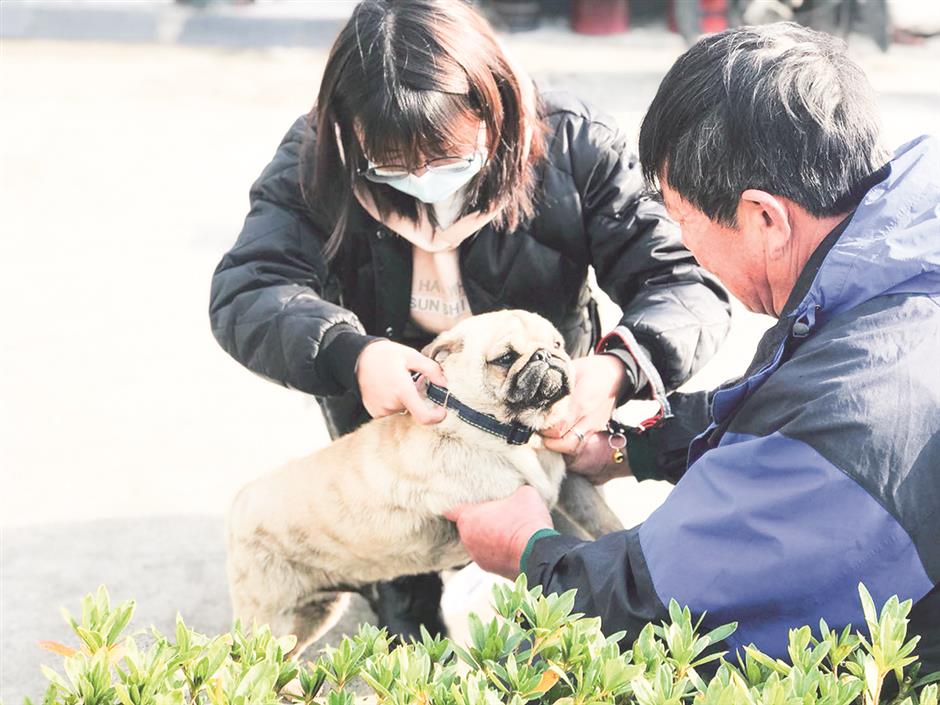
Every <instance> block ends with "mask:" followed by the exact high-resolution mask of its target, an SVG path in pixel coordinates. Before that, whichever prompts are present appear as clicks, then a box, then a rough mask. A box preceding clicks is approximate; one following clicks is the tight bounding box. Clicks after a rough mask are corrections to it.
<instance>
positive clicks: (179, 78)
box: [0, 0, 940, 703]
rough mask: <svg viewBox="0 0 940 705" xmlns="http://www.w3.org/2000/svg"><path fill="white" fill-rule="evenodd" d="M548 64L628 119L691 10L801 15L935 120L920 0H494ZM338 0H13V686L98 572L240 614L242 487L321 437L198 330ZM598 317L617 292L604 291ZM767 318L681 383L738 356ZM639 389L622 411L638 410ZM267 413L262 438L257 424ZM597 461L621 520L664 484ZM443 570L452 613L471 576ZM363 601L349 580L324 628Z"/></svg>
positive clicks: (322, 55) (60, 629) (457, 620)
mask: <svg viewBox="0 0 940 705" xmlns="http://www.w3.org/2000/svg"><path fill="white" fill-rule="evenodd" d="M476 4H477V5H478V6H479V7H480V9H481V10H482V11H483V12H484V13H486V14H487V15H488V16H489V17H490V18H491V20H492V22H493V24H494V25H495V26H497V27H498V28H499V29H500V32H501V37H502V39H503V41H504V42H505V45H506V46H507V48H508V49H509V50H510V51H511V52H512V53H513V54H514V55H515V56H516V58H517V59H518V60H519V62H520V63H521V64H522V65H523V66H524V67H525V68H526V69H527V70H528V71H529V72H530V73H531V74H532V75H533V76H534V78H535V79H536V81H537V82H538V83H539V84H540V85H542V86H552V87H556V88H564V89H568V90H570V91H572V92H574V93H577V94H578V95H580V96H581V97H582V98H584V99H586V100H588V101H590V102H592V103H593V104H595V105H596V106H598V107H600V108H601V109H603V110H604V111H606V112H608V113H611V114H612V115H614V117H615V118H616V120H617V121H618V122H619V124H620V126H621V127H622V128H623V129H624V130H625V131H626V132H627V133H628V134H631V135H634V136H635V134H636V130H637V128H638V126H639V121H640V119H641V118H642V115H643V112H644V110H645V107H646V105H647V104H648V103H649V101H650V100H651V98H652V96H653V94H654V93H655V90H656V88H657V86H658V83H659V81H660V79H661V78H662V76H663V75H664V73H665V72H666V70H668V68H669V67H670V65H671V64H672V62H673V61H674V60H675V58H676V57H677V56H678V55H679V54H680V53H681V52H682V51H683V50H684V48H685V47H686V46H687V43H688V42H689V41H692V40H694V39H695V37H697V36H698V35H700V34H701V33H704V32H713V31H718V30H721V29H723V28H725V27H727V26H731V25H734V24H738V23H744V22H746V23H756V22H767V21H776V20H779V19H795V20H797V21H800V22H804V23H807V24H811V25H813V26H814V27H817V28H820V29H824V30H826V31H831V32H833V33H836V34H840V35H842V36H844V37H845V38H846V39H847V40H848V42H849V46H850V49H851V52H852V53H853V55H854V56H855V58H856V59H857V60H858V61H859V63H860V64H861V65H862V66H863V67H864V69H865V70H866V72H867V73H868V76H869V78H870V80H871V81H872V83H873V85H874V87H875V89H876V91H877V93H878V96H879V102H880V109H881V112H882V118H883V120H884V123H885V133H886V138H887V142H888V143H889V145H890V146H891V147H892V148H894V147H896V146H898V145H899V144H901V143H902V142H904V141H906V140H908V139H910V138H912V137H915V136H916V135H919V134H922V133H925V132H933V133H938V132H940V79H938V75H940V37H938V36H937V35H936V33H937V32H938V31H940V3H937V2H933V0H897V1H896V2H895V1H890V2H887V3H886V2H884V0H865V1H863V0H815V1H811V0H805V1H804V2H797V1H796V0H750V1H746V0H737V1H734V0H673V1H672V2H666V1H664V0H663V1H660V0H645V1H641V0H630V1H629V2H628V0H486V1H483V0H481V1H480V2H477V3H476ZM354 6H355V3H354V2H349V1H347V0H254V1H253V2H251V1H248V2H245V1H242V2H235V1H232V2H223V1H222V0H215V1H213V0H190V2H173V1H172V0H166V1H160V2H145V1H143V0H141V1H119V0H114V1H110V2H93V1H91V0H85V1H71V0H31V1H28V0H2V2H0V100H2V103H0V104H2V109H0V261H2V272H3V274H2V277H0V293H2V302H3V317H2V322H3V330H4V333H3V338H2V346H0V383H2V387H0V472H2V478H3V479H2V484H0V557H2V558H0V632H2V637H0V671H2V672H0V698H2V699H4V700H5V701H6V702H8V703H13V702H16V703H19V702H20V701H21V700H22V698H23V696H24V695H31V696H37V695H40V694H41V691H42V686H43V678H42V676H41V674H40V671H39V663H41V662H43V661H49V660H50V659H48V658H45V656H46V655H45V654H44V653H43V652H42V651H40V649H39V647H38V646H37V644H36V642H37V641H38V640H39V639H56V640H62V641H68V635H67V630H66V627H65V625H64V623H63V622H62V620H61V618H60V616H59V613H58V607H59V605H63V604H64V605H66V606H68V607H69V608H70V609H72V610H74V609H76V607H77V604H78V600H79V598H80V597H81V595H82V594H84V593H85V592H88V591H91V590H93V589H94V588H95V587H96V586H97V585H98V584H100V583H105V584H107V585H108V586H109V587H110V589H111V591H112V594H113V596H114V597H115V598H116V599H126V598H129V597H134V598H136V599H137V600H138V604H139V607H138V613H137V618H136V619H135V623H136V624H137V625H138V626H145V625H147V624H150V623H155V624H157V625H158V626H160V627H161V628H162V629H165V630H166V629H169V628H170V626H171V625H172V622H173V620H174V618H175V615H176V612H177V610H179V611H180V612H181V613H182V614H183V616H184V617H185V618H186V620H187V621H188V622H189V623H191V624H192V625H193V626H194V627H195V628H197V629H199V630H203V631H206V632H218V631H222V630H225V629H227V628H228V627H229V605H228V596H227V593H226V586H225V574H224V540H223V536H224V534H223V517H224V513H225V511H226V508H227V506H228V503H229V502H230V500H231V497H232V496H233V494H234V492H235V491H236V490H237V489H238V488H239V487H240V486H241V485H242V484H244V483H245V482H247V481H248V480H249V479H251V478H253V477H255V476H257V475H259V474H261V473H263V472H264V471H266V470H268V469H270V468H273V467H275V466H276V465H278V464H280V463H282V462H283V461H284V460H286V459H288V458H291V457H295V456H298V455H303V454H306V453H309V452H310V451H312V450H314V449H315V448H317V447H319V446H321V445H322V444H324V443H326V442H327V440H328V437H327V434H326V431H325V428H324V427H323V423H322V419H321V418H320V414H319V410H318V409H317V406H316V404H315V403H314V401H313V399H312V398H310V397H307V396H305V395H303V394H301V393H298V392H293V391H290V390H286V389H283V388H280V387H278V386H276V385H274V384H272V383H270V382H267V381H264V380H262V379H260V378H258V377H255V376H254V375H252V374H251V373H249V372H248V371H247V370H245V369H243V368H241V367H240V366H239V365H238V364H237V363H235V362H234V361H233V360H231V359H230V358H228V357H227V356H226V355H225V353H224V352H223V351H222V350H221V349H220V348H219V347H218V345H217V344H216V343H215V341H214V339H213V338H212V336H211V333H210V331H209V324H208V316H207V306H208V292H209V280H210V277H211V274H212V271H213V269H214V267H215V265H216V263H217V262H218V260H219V258H220V257H221V256H222V254H223V253H224V252H225V251H226V250H227V249H228V248H229V247H230V246H231V244H232V243H233V241H234V239H235V237H236V235H237V234H238V231H239V229H240V227H241V222H242V219H243V217H244V215H245V213H246V212H247V208H248V187H249V186H250V184H251V182H252V181H253V180H254V178H255V177H256V176H257V175H258V174H259V173H260V171H261V169H262V168H263V167H264V165H265V164H266V163H267V162H268V160H269V159H270V157H271V156H272V155H273V153H274V151H275V149H276V147H277V144H278V142H279V140H280V138H281V136H282V135H283V133H284V132H285V131H286V130H287V128H288V127H289V126H290V125H291V123H292V122H293V121H294V119H295V118H296V117H297V116H298V115H300V114H302V113H305V112H307V111H308V110H309V109H310V108H311V106H312V103H313V100H314V97H315V95H316V92H317V86H318V82H319V80H320V75H321V72H322V69H323V66H324V63H325V59H326V55H327V52H328V50H329V47H330V45H331V43H332V41H333V39H334V37H335V36H336V34H337V32H338V30H339V28H340V27H341V26H342V24H343V22H344V21H345V20H346V18H347V17H348V16H349V14H350V12H351V10H352V8H353V7H354ZM604 314H605V319H606V320H607V322H608V323H612V322H613V321H614V320H616V317H617V312H616V309H615V307H613V305H612V304H610V303H609V302H607V303H606V304H605V309H604ZM768 325H769V319H765V318H763V317H760V316H755V315H752V314H748V313H746V312H744V311H743V310H742V309H741V308H740V306H738V307H736V310H735V318H734V324H733V330H732V335H731V337H730V338H729V340H728V342H727V344H726V345H725V346H724V348H723V349H722V351H721V352H720V354H719V355H718V357H717V358H716V359H715V360H714V361H713V362H712V363H711V364H710V365H709V366H708V368H706V369H705V370H704V371H703V372H702V373H700V374H699V375H697V376H696V378H695V379H694V380H692V382H690V384H689V386H690V387H691V388H704V387H708V386H713V385H714V384H717V383H719V382H721V381H723V380H724V379H726V378H728V377H730V376H732V375H734V374H736V373H739V372H741V371H742V370H743V368H744V367H745V366H746V364H747V362H748V361H749V359H750V356H751V353H752V352H753V349H754V346H755V344H756V342H757V339H758V338H759V336H760V334H761V333H762V331H763V330H764V329H765V328H766V327H767V326H768ZM642 412H643V409H630V410H628V411H627V415H628V417H629V416H630V415H631V414H633V415H634V416H637V415H642ZM258 439H263V441H261V442H259V441H258ZM668 489H669V488H668V486H665V485H661V484H660V483H642V485H638V484H637V483H635V482H633V481H631V480H622V481H616V482H615V483H611V486H610V487H609V492H608V497H609V500H610V501H611V503H612V505H613V506H614V507H615V509H616V510H617V511H618V513H620V515H621V516H622V517H623V519H624V521H625V523H626V524H627V525H633V524H635V523H637V522H639V521H641V520H642V519H643V518H644V517H645V516H646V515H647V514H648V513H649V512H650V511H651V510H652V509H653V508H655V506H657V504H658V503H659V502H661V501H662V498H663V497H664V496H665V495H666V493H667V492H668ZM487 584H488V581H487V579H486V577H485V576H484V575H482V574H481V573H480V572H479V571H478V570H476V569H474V568H472V567H471V568H468V569H465V570H464V571H461V572H460V573H458V574H455V575H454V576H452V577H451V580H450V582H449V584H448V588H447V593H446V594H445V609H446V611H447V614H448V618H449V621H450V623H451V625H452V627H453V630H454V631H455V633H456V634H457V635H458V638H459V635H460V633H461V630H462V629H463V626H462V625H463V617H464V615H465V614H466V611H467V610H468V609H471V608H476V607H477V606H478V605H479V603H480V602H481V601H482V602H485V599H486V597H487V595H488V590H487V589H486V586H487ZM370 617H371V615H370V613H369V611H368V608H367V607H366V606H365V603H364V602H363V601H361V600H354V602H353V605H352V608H351V610H350V612H349V613H348V614H347V615H346V617H345V618H344V619H343V621H342V622H341V623H340V624H339V626H338V627H337V629H336V630H334V633H333V634H332V635H329V636H328V637H327V638H328V639H333V638H335V635H336V634H337V633H340V632H342V631H347V630H349V629H351V628H353V627H354V625H355V624H356V623H357V622H358V621H361V620H364V619H369V618H370Z"/></svg>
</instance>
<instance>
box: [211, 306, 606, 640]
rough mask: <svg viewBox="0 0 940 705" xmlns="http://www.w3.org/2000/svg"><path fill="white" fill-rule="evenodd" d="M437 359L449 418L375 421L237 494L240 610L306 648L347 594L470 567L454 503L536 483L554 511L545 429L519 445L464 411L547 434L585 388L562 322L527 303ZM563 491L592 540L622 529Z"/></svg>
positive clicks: (439, 352) (466, 329)
mask: <svg viewBox="0 0 940 705" xmlns="http://www.w3.org/2000/svg"><path fill="white" fill-rule="evenodd" d="M424 354H425V355H427V356H428V357H430V358H432V359H433V360H435V361H437V362H438V363H439V364H440V365H441V367H442V368H443V370H444V374H445V376H446V378H447V381H448V390H447V394H446V395H445V398H444V400H443V401H444V402H445V404H446V405H448V408H449V411H448V414H447V416H446V418H445V419H444V420H443V421H441V422H440V423H438V424H434V425H422V424H420V423H418V422H417V421H415V420H414V419H412V418H411V417H410V416H407V415H401V414H397V415H392V416H386V417H383V418H378V419H374V420H372V421H370V422H368V423H366V424H364V425H363V426H361V427H360V428H359V429H357V430H356V431H354V432H352V433H350V434H348V435H346V436H343V437H341V438H338V439H337V440H335V441H334V442H333V443H331V444H330V445H328V446H326V447H325V448H323V449H321V450H319V451H317V452H315V453H313V454H311V455H309V456H307V457H304V458H301V459H299V460H295V461H293V462H289V463H287V464H286V465H284V466H283V467H281V468H279V469H277V470H275V471H274V472H272V473H270V474H268V475H265V476H262V477H261V478H259V479H257V480H255V481H254V482H252V483H250V484H248V485H247V486H246V487H244V488H243V489H242V490H241V491H240V492H239V493H238V495H237V496H236V498H235V500H234V502H233V505H232V507H231V510H230V513H229V519H228V564H227V570H228V577H229V585H230V591H231V597H232V605H233V609H234V613H235V617H236V618H238V619H240V620H241V621H242V623H243V624H245V625H246V626H250V625H251V624H253V623H255V624H268V625H270V627H271V629H272V631H273V632H274V633H275V634H277V635H285V634H294V635H295V636H296V637H297V643H296V646H295V647H294V650H293V653H294V654H299V653H301V652H302V651H303V649H304V648H305V647H306V646H307V645H308V644H309V643H311V642H312V641H314V640H315V639H317V638H318V637H319V636H320V635H322V634H323V633H324V632H325V631H326V630H327V629H329V628H330V627H331V626H332V624H333V623H334V622H335V619H336V618H337V617H338V616H339V614H340V612H341V609H340V607H341V604H342V600H341V598H342V597H343V596H344V593H348V592H351V591H356V590H358V589H359V588H361V587H363V586H365V585H367V584H370V583H373V582H376V581H380V580H391V579H393V578H396V577H399V576H402V575H411V574H419V573H427V572H431V571H441V570H446V569H451V568H455V567H460V566H463V565H466V564H467V563H469V562H470V558H469V556H468V555H467V553H466V552H465V550H464V548H463V546H462V545H461V543H460V539H459V537H458V534H457V530H456V527H455V525H454V524H453V523H452V522H450V521H448V520H447V519H444V518H443V517H442V514H443V513H444V512H445V511H446V510H448V509H450V508H452V507H454V506H456V505H459V504H464V503H468V502H485V501H488V500H493V499H499V498H503V497H507V496H509V495H510V494H512V493H513V492H514V491H515V490H516V489H518V488H519V487H520V486H521V485H523V484H528V485H531V486H532V487H533V488H535V489H536V490H537V491H538V493H539V494H540V495H541V497H542V499H543V500H545V502H546V504H547V505H548V506H549V507H556V504H558V499H559V490H560V488H561V487H562V484H563V481H565V461H564V459H563V457H562V456H561V455H560V454H558V453H555V452H552V451H549V450H546V449H545V448H544V447H543V446H542V444H541V440H540V437H539V436H538V435H537V434H536V433H533V434H532V435H531V437H530V438H529V439H528V440H527V441H526V442H524V444H521V445H511V444H510V443H508V442H507V440H506V439H504V438H502V437H499V436H497V435H493V434H492V433H491V432H489V431H487V430H484V429H483V428H481V427H479V425H478V424H476V423H471V422H468V421H467V420H465V419H464V418H461V414H460V413H456V412H455V410H454V408H453V407H452V406H450V405H452V404H455V403H456V402H459V403H460V404H462V405H464V406H465V407H469V408H472V409H473V410H474V411H477V412H480V413H482V414H485V415H487V417H492V418H493V419H494V420H495V421H498V422H500V423H503V424H507V425H511V424H513V423H514V422H515V423H516V426H518V425H520V424H521V425H523V426H525V427H528V428H529V429H532V430H534V431H538V430H540V429H543V428H545V427H546V426H547V425H548V418H549V414H550V412H551V410H552V407H553V406H554V404H555V403H556V402H558V401H559V400H560V399H562V398H563V397H564V396H566V395H567V394H568V393H569V391H570V387H571V383H572V380H571V360H570V358H569V357H568V355H567V354H566V352H565V349H564V341H563V339H562V337H561V335H560V334H559V333H558V331H557V330H556V329H555V327H554V326H553V325H552V324H551V323H549V322H548V321H547V320H545V319H544V318H542V317H541V316H538V315H536V314H533V313H529V312H526V311H498V312H494V313H487V314H482V315H478V316H474V317H471V318H468V319H465V320H463V321H462V322H460V323H458V324H457V325H456V326H455V327H454V328H452V329H451V330H449V331H447V332H446V333H443V334H441V335H440V336H438V337H437V338H436V339H435V340H434V341H433V342H432V343H431V344H430V345H429V346H428V347H427V348H425V350H424ZM428 403H432V402H430V401H429V402H428ZM477 418H478V417H477ZM484 425H485V422H484ZM563 494H564V495H565V496H567V497H568V499H569V502H568V503H567V505H566V503H565V502H564V501H563V502H562V503H561V506H560V507H558V508H557V509H556V511H555V512H554V516H555V519H556V526H557V527H558V528H559V529H560V530H562V531H564V532H566V533H574V534H576V535H581V536H585V537H591V536H598V535H600V534H603V533H608V532H610V531H614V530H617V529H620V528H622V526H621V525H620V523H619V521H618V520H617V519H616V517H615V516H614V515H613V513H612V512H611V511H610V509H609V508H608V507H607V505H606V504H605V502H604V500H603V498H602V497H601V495H600V493H599V492H598V490H597V489H596V488H594V487H593V486H592V485H591V484H590V483H588V482H587V481H586V480H584V479H583V478H581V477H580V476H575V475H572V476H571V477H570V478H568V480H567V482H565V492H564V493H563ZM566 506H567V507H568V508H569V509H568V511H565V507H566Z"/></svg>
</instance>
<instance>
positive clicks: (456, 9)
mask: <svg viewBox="0 0 940 705" xmlns="http://www.w3.org/2000/svg"><path fill="white" fill-rule="evenodd" d="M527 81H528V79H527V78H526V77H524V76H520V75H518V74H517V73H516V72H515V71H514V70H513V67H512V65H511V63H510V61H509V60H508V59H507V57H506V55H505V54H504V53H503V51H502V49H501V48H500V46H499V43H498V42H497V40H496V37H495V36H494V34H493V32H492V30H491V29H490V27H489V25H488V24H487V23H486V21H485V20H484V19H483V18H482V17H481V16H480V15H478V14H477V13H476V12H475V11H474V10H473V9H472V8H470V7H469V5H467V4H466V3H465V2H463V0H365V1H364V2H362V3H360V4H359V5H357V6H356V8H355V10H354V11H353V14H352V17H351V18H350V19H349V22H347V24H346V26H345V27H344V28H343V30H342V31H341V32H340V34H339V37H338V38H337V40H336V42H335V43H334V45H333V48H332V50H331V52H330V56H329V59H328V60H327V64H326V69H325V71H324V74H323V80H322V82H321V84H320V93H319V95H318V97H317V102H316V105H315V106H314V108H313V110H312V111H311V113H310V115H309V116H308V119H309V120H310V122H311V123H314V124H315V127H316V139H315V140H309V141H308V142H307V144H305V145H304V147H303V154H302V161H303V168H302V174H303V175H304V176H303V181H304V183H303V190H304V197H305V198H306V199H307V202H308V203H309V204H310V205H311V206H312V207H314V208H316V209H317V210H319V211H321V212H324V213H325V214H326V215H327V217H328V218H329V221H330V222H331V223H333V224H334V226H333V232H332V233H331V235H330V239H329V242H328V243H327V246H326V252H325V254H326V256H327V257H328V258H333V257H335V255H336V254H337V252H338V251H339V249H340V247H341V245H342V243H343V238H344V235H345V231H346V227H347V224H348V221H349V215H350V211H351V210H352V208H354V207H355V199H356V196H355V194H354V192H353V184H356V188H358V189H361V190H363V191H366V192H367V193H368V195H369V196H370V197H371V198H372V200H373V201H374V203H375V206H376V208H377V210H378V211H379V214H380V215H381V216H382V217H386V216H388V215H389V214H392V213H395V214H398V215H400V216H402V217H406V218H408V219H410V220H412V221H414V222H417V221H418V220H419V218H420V217H421V216H422V213H421V212H420V211H419V208H423V207H424V206H423V204H420V203H418V202H417V201H416V199H414V198H412V197H411V196H408V195H406V194H404V193H401V192H399V191H397V190H395V189H393V188H392V187H390V186H387V185H383V184H375V183H372V182H370V181H368V180H365V179H363V178H362V177H360V176H359V175H358V171H359V169H361V168H362V167H363V166H365V164H366V156H365V155H366V154H368V158H369V159H371V160H373V161H374V162H376V163H396V164H405V165H407V166H408V167H409V169H413V168H418V167H419V166H420V165H421V163H423V160H426V159H429V158H433V157H439V156H445V155H447V149H448V146H449V145H453V144H455V143H456V142H457V135H458V134H461V133H462V134H466V132H467V127H468V125H470V124H479V123H480V122H482V123H483V124H485V126H486V133H487V143H486V149H487V151H488V154H489V160H488V162H487V163H486V164H485V165H484V167H483V169H482V171H481V172H480V173H479V174H478V175H477V176H476V177H474V179H473V180H472V181H471V182H470V184H469V185H468V191H467V196H468V197H467V203H466V204H465V206H464V211H463V213H464V214H465V213H467V212H470V211H485V212H489V211H495V212H496V213H497V215H496V217H495V218H494V221H493V222H494V224H496V225H497V226H506V227H508V228H510V229H513V228H515V227H517V226H518V224H519V223H520V222H522V221H524V220H527V219H529V218H531V217H532V216H533V215H534V204H533V198H534V179H535V176H534V169H533V164H534V163H535V162H536V161H537V160H538V159H540V158H541V157H542V156H543V154H544V151H545V147H544V135H543V133H542V128H541V124H540V122H539V116H538V115H537V111H538V106H537V98H536V97H535V93H534V90H532V89H531V87H530V85H531V84H529V85H526V83H524V82H527ZM360 138H361V139H362V143H360ZM311 162H312V163H313V164H312V166H311V164H310V163H311ZM423 215H425V217H428V218H429V219H430V220H431V222H432V223H436V221H435V220H434V214H433V209H428V211H426V212H425V213H424V214H423Z"/></svg>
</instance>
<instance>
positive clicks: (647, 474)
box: [626, 432, 663, 482]
mask: <svg viewBox="0 0 940 705" xmlns="http://www.w3.org/2000/svg"><path fill="white" fill-rule="evenodd" d="M626 436H627V462H628V463H629V464H630V474H631V475H633V477H635V478H636V480H637V482H642V481H643V480H661V479H663V478H662V474H661V473H660V471H659V468H658V467H657V465H656V451H655V449H654V448H653V439H652V438H651V437H650V434H648V433H633V432H628V433H627V434H626Z"/></svg>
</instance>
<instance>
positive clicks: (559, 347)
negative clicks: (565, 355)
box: [555, 340, 561, 350]
mask: <svg viewBox="0 0 940 705" xmlns="http://www.w3.org/2000/svg"><path fill="white" fill-rule="evenodd" d="M555 350H561V341H560V340H556V341H555Z"/></svg>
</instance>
